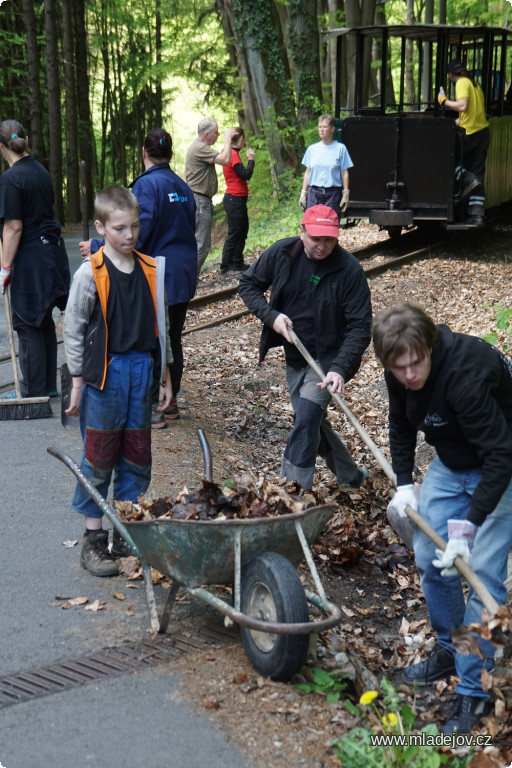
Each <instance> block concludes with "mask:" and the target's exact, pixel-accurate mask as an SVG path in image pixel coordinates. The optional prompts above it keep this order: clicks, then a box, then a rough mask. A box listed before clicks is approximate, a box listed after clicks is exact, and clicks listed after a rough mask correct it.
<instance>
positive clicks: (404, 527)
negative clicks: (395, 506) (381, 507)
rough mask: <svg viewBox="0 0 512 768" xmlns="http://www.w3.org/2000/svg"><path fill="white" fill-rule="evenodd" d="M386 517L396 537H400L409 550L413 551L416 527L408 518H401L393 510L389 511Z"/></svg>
mask: <svg viewBox="0 0 512 768" xmlns="http://www.w3.org/2000/svg"><path fill="white" fill-rule="evenodd" d="M386 515H387V518H388V522H389V524H390V526H391V527H392V529H393V530H394V532H395V533H396V535H397V536H400V538H401V539H402V541H403V543H404V544H405V546H406V547H407V548H408V549H412V537H413V536H414V528H415V527H416V526H415V525H414V523H413V522H412V520H411V519H410V518H408V517H401V516H400V515H399V514H398V512H395V511H394V510H392V509H388V511H387V513H386Z"/></svg>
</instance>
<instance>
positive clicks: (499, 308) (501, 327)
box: [482, 301, 512, 352]
mask: <svg viewBox="0 0 512 768" xmlns="http://www.w3.org/2000/svg"><path fill="white" fill-rule="evenodd" d="M483 306H484V308H485V309H487V308H488V307H489V306H490V305H489V302H488V301H486V302H484V305H483ZM492 309H493V318H494V321H495V323H496V328H497V331H492V332H491V333H486V334H485V335H484V336H482V338H483V339H485V341H488V342H489V343H490V344H495V345H496V344H497V343H498V342H499V341H500V339H502V338H503V337H504V339H505V340H504V341H502V342H501V343H500V347H501V349H502V350H503V352H509V351H510V350H512V309H506V307H505V304H504V302H503V301H499V302H498V303H497V304H495V305H494V306H493V308H492Z"/></svg>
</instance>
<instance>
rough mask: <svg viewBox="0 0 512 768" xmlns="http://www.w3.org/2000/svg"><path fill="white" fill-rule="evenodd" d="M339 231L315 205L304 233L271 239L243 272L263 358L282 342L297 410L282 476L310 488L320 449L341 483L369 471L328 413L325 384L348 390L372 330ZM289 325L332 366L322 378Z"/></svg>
mask: <svg viewBox="0 0 512 768" xmlns="http://www.w3.org/2000/svg"><path fill="white" fill-rule="evenodd" d="M338 235H339V222H338V216H337V214H336V212H335V211H334V210H333V209H332V208H328V207H327V206H325V205H315V206H313V207H312V208H309V209H308V210H307V211H306V212H305V214H304V216H303V218H302V222H301V226H300V236H299V237H287V238H285V239H283V240H278V241H277V242H276V243H274V244H273V245H271V246H270V247H269V248H267V250H266V251H265V252H264V253H263V254H262V255H261V256H260V258H259V259H258V261H256V262H255V263H254V264H253V265H252V266H251V267H250V269H249V270H248V271H247V272H246V273H245V274H244V275H243V276H242V278H241V280H240V288H239V291H240V296H241V297H242V299H243V301H244V302H245V304H246V305H247V307H248V308H249V309H250V310H251V312H253V313H254V314H255V315H256V317H258V318H259V319H260V320H261V321H262V322H263V323H264V326H263V330H262V333H261V340H260V355H259V359H260V362H263V360H264V359H265V355H266V354H267V352H268V350H269V349H270V348H271V347H277V346H281V345H282V346H283V347H284V351H285V356H286V378H287V382H288V390H289V394H290V400H291V403H292V406H293V410H294V414H295V416H294V427H293V429H292V431H291V433H290V435H289V437H288V441H287V444H286V449H285V452H284V456H283V460H282V465H281V477H282V478H284V477H286V478H287V480H296V481H297V482H299V483H300V484H301V486H302V487H303V488H305V489H309V488H311V487H312V485H313V474H314V471H315V461H316V456H317V454H318V455H320V456H322V457H323V458H324V459H325V462H326V464H327V466H328V467H329V469H330V470H331V471H332V472H333V473H334V475H335V476H336V478H337V480H338V481H339V482H341V483H345V484H348V485H351V486H352V487H356V488H357V487H359V486H360V485H362V484H363V482H364V480H365V479H366V477H367V476H368V473H367V471H366V469H364V468H362V469H359V468H358V467H357V465H356V464H355V462H354V460H353V459H352V457H351V455H350V453H349V452H348V450H347V448H346V446H345V444H344V443H343V442H342V440H341V439H340V438H339V436H338V435H337V434H336V432H334V430H333V429H332V427H331V425H330V424H329V421H328V420H327V418H326V415H325V412H326V409H327V405H328V404H329V400H330V394H329V392H328V390H327V386H328V385H329V384H330V385H331V387H332V389H333V391H334V392H337V393H339V394H342V393H344V391H345V384H346V382H347V381H349V379H351V378H352V377H353V376H354V374H355V373H356V371H357V370H358V368H359V366H360V364H361V358H362V355H363V353H364V351H365V349H366V347H367V346H368V344H369V342H370V336H371V322H372V308H371V298H370V290H369V288H368V283H367V280H366V277H365V274H364V272H363V270H362V268H361V265H360V264H359V262H358V261H357V259H356V258H355V257H354V256H353V255H352V254H351V253H349V252H348V251H346V250H345V249H344V248H342V247H341V246H340V245H339V244H338ZM270 286H272V290H271V293H270V298H269V300H268V301H267V299H266V297H265V293H266V291H267V289H268V288H269V287H270ZM289 328H293V330H294V331H295V333H296V334H297V336H298V337H299V339H300V340H301V341H302V343H303V344H304V346H305V347H306V348H307V350H308V351H309V353H310V354H311V355H312V356H313V358H314V359H315V360H317V361H318V363H319V364H320V366H321V367H322V369H323V370H324V371H327V374H326V376H325V378H324V380H323V381H321V380H320V379H319V378H318V376H317V375H316V373H315V372H314V371H313V370H312V369H310V368H309V367H308V365H307V363H306V362H305V360H304V358H303V357H302V355H301V353H300V352H299V351H298V349H297V348H296V347H295V346H294V344H293V343H292V341H291V339H290V336H289V333H288V329H289Z"/></svg>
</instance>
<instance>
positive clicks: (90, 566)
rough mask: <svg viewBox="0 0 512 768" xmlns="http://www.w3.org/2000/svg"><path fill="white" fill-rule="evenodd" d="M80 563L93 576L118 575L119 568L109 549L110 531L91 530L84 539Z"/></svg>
mask: <svg viewBox="0 0 512 768" xmlns="http://www.w3.org/2000/svg"><path fill="white" fill-rule="evenodd" d="M80 563H81V565H82V567H83V568H86V569H87V570H88V571H89V573H92V575H93V576H117V575H118V574H119V570H118V568H117V565H116V564H115V563H114V558H113V557H112V555H111V554H110V552H109V551H108V531H103V530H101V529H100V530H99V531H89V532H88V533H87V534H86V535H85V536H84V538H83V539H82V552H81V554H80Z"/></svg>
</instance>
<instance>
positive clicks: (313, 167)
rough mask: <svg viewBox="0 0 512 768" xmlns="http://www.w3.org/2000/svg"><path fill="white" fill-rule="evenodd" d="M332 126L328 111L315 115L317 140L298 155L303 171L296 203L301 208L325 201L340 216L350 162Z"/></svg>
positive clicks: (345, 200)
mask: <svg viewBox="0 0 512 768" xmlns="http://www.w3.org/2000/svg"><path fill="white" fill-rule="evenodd" d="M335 126H336V124H335V121H334V117H333V116H332V115H329V114H326V115H320V117H319V118H318V135H319V136H320V141H318V142H317V143H316V144H311V145H310V146H309V147H308V148H307V149H306V152H305V154H304V157H303V158H302V165H305V166H306V172H305V173H304V180H303V182H302V191H301V193H300V199H299V206H300V207H301V208H302V210H303V211H305V210H306V209H307V208H312V207H313V206H314V205H327V206H329V208H333V209H334V210H335V211H336V213H337V214H338V218H340V216H341V214H342V213H344V212H345V211H346V210H347V207H348V203H349V199H350V191H349V175H348V169H349V168H352V166H353V165H354V163H353V162H352V160H351V158H350V155H349V153H348V150H347V148H346V146H345V145H344V144H342V143H341V142H339V141H335V140H334V139H333V134H334V129H335ZM308 188H309V189H308Z"/></svg>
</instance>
